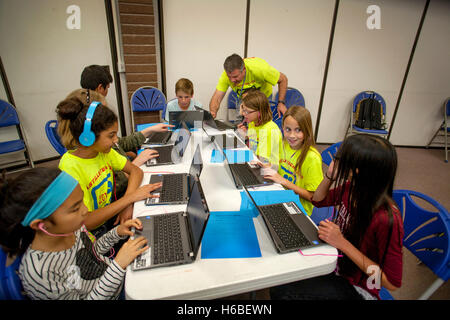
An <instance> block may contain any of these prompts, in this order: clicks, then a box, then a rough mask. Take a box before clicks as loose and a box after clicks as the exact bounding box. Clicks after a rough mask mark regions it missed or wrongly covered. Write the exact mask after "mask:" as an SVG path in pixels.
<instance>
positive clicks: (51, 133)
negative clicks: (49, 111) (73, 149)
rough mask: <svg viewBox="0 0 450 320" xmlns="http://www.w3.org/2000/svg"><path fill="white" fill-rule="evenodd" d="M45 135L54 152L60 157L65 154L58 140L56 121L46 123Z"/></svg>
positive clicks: (64, 149)
mask: <svg viewBox="0 0 450 320" xmlns="http://www.w3.org/2000/svg"><path fill="white" fill-rule="evenodd" d="M45 134H46V135H47V138H48V141H50V144H51V145H52V146H53V148H55V150H56V152H58V153H59V155H60V156H62V155H63V154H64V153H66V151H67V149H66V148H65V147H64V146H63V144H62V143H61V140H60V139H59V135H58V121H56V120H49V121H47V123H46V124H45Z"/></svg>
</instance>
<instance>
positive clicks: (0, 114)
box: [0, 100, 19, 127]
mask: <svg viewBox="0 0 450 320" xmlns="http://www.w3.org/2000/svg"><path fill="white" fill-rule="evenodd" d="M17 125H19V116H18V115H17V111H16V108H14V107H13V105H12V104H10V103H9V102H6V101H4V100H0V127H9V126H17Z"/></svg>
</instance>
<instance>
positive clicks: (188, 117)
mask: <svg viewBox="0 0 450 320" xmlns="http://www.w3.org/2000/svg"><path fill="white" fill-rule="evenodd" d="M182 121H184V122H185V123H186V125H187V127H188V128H189V129H193V128H195V124H196V122H198V123H197V128H201V127H202V123H203V111H170V112H169V124H171V125H174V126H175V128H174V129H177V128H179V127H181V122H182Z"/></svg>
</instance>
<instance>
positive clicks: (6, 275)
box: [0, 248, 26, 300]
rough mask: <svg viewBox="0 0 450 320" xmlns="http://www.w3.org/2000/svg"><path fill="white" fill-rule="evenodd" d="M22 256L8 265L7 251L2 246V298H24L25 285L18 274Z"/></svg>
mask: <svg viewBox="0 0 450 320" xmlns="http://www.w3.org/2000/svg"><path fill="white" fill-rule="evenodd" d="M21 260H22V256H20V257H17V258H16V259H15V260H14V262H13V263H12V264H11V265H9V266H8V267H6V253H5V252H4V251H3V249H2V248H0V300H24V299H26V298H25V296H24V295H23V294H22V292H23V287H22V283H21V282H20V278H19V276H18V275H17V270H19V266H20V262H21Z"/></svg>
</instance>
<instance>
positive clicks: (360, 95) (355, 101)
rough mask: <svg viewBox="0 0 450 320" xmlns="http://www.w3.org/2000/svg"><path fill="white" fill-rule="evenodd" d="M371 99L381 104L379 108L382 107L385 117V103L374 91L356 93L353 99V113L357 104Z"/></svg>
mask: <svg viewBox="0 0 450 320" xmlns="http://www.w3.org/2000/svg"><path fill="white" fill-rule="evenodd" d="M368 98H373V99H375V100H378V102H380V103H381V106H382V107H383V115H386V102H385V101H384V99H383V97H382V96H381V95H380V94H378V93H376V92H375V91H362V92H360V93H358V94H357V95H356V96H355V98H354V99H353V113H355V112H356V108H357V106H358V103H359V102H360V101H361V100H363V99H368Z"/></svg>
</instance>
